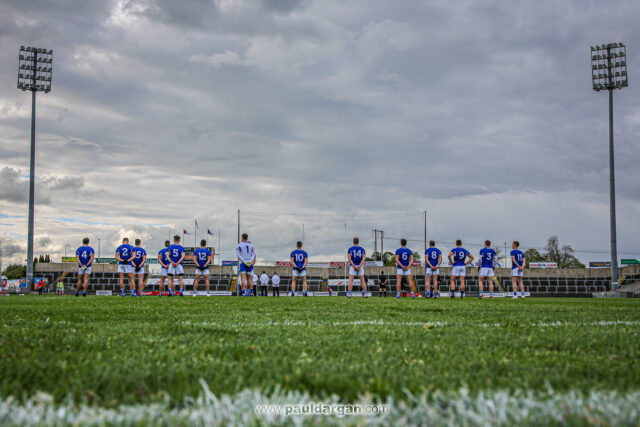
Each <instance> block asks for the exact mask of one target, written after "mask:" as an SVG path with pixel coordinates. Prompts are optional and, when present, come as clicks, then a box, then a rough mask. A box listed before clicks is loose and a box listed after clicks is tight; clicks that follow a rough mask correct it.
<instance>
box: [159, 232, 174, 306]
mask: <svg viewBox="0 0 640 427" xmlns="http://www.w3.org/2000/svg"><path fill="white" fill-rule="evenodd" d="M169 245H171V242H169V241H168V240H165V241H164V248H162V249H160V251H159V252H158V262H159V263H160V286H159V290H160V293H159V294H158V295H159V296H162V293H163V292H164V281H165V279H166V278H167V276H168V275H169V258H167V248H168V247H169Z"/></svg>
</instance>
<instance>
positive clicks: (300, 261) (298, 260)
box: [291, 249, 308, 268]
mask: <svg viewBox="0 0 640 427" xmlns="http://www.w3.org/2000/svg"><path fill="white" fill-rule="evenodd" d="M291 258H293V262H294V264H295V265H296V267H298V268H302V266H303V265H304V260H305V259H307V258H308V255H307V253H306V252H305V251H303V250H302V249H296V250H295V251H293V252H291Z"/></svg>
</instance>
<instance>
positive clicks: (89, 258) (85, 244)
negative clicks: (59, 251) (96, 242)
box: [76, 237, 95, 297]
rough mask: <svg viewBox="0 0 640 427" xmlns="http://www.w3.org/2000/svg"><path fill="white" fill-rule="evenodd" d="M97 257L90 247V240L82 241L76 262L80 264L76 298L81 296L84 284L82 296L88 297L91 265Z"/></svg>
mask: <svg viewBox="0 0 640 427" xmlns="http://www.w3.org/2000/svg"><path fill="white" fill-rule="evenodd" d="M94 257H95V252H94V251H93V248H92V247H91V246H89V238H88V237H85V238H84V239H82V246H80V247H79V248H78V250H77V251H76V261H77V262H78V286H77V287H76V296H78V295H80V287H81V286H82V284H83V282H84V288H83V290H82V296H83V297H86V296H87V288H88V287H89V276H90V275H91V263H92V262H93V258H94Z"/></svg>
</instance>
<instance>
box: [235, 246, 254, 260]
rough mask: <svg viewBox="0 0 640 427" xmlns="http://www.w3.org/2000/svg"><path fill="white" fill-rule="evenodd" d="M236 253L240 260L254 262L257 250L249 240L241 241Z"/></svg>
mask: <svg viewBox="0 0 640 427" xmlns="http://www.w3.org/2000/svg"><path fill="white" fill-rule="evenodd" d="M236 255H237V256H238V258H239V259H240V262H243V263H244V262H253V260H254V259H256V252H255V250H254V249H253V245H252V244H251V243H249V242H240V244H239V245H238V246H237V247H236Z"/></svg>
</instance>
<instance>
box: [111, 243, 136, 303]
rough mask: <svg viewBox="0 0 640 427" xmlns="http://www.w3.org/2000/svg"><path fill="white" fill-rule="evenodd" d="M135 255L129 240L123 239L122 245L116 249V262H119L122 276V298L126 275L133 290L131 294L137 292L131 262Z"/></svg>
mask: <svg viewBox="0 0 640 427" xmlns="http://www.w3.org/2000/svg"><path fill="white" fill-rule="evenodd" d="M134 256H135V254H134V253H133V246H131V245H130V244H129V239H127V238H126V237H125V238H124V239H122V244H121V245H120V246H118V249H116V260H117V261H118V275H119V276H120V278H119V279H120V296H122V297H123V296H124V275H125V274H126V275H127V277H128V278H129V287H130V288H131V294H132V295H133V293H134V292H135V289H136V282H135V279H134V278H133V268H132V267H131V260H133V257H134Z"/></svg>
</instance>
